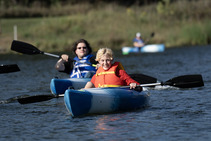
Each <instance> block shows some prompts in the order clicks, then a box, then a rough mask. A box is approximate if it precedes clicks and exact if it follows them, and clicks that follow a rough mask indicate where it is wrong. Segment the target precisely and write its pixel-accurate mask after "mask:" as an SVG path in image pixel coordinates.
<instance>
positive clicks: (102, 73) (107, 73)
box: [85, 48, 142, 91]
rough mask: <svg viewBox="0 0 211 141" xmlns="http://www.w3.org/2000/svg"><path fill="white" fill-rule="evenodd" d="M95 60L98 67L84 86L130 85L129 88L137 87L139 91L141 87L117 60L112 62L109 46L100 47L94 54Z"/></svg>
mask: <svg viewBox="0 0 211 141" xmlns="http://www.w3.org/2000/svg"><path fill="white" fill-rule="evenodd" d="M96 61H98V62H99V64H100V67H99V68H98V70H97V72H96V74H95V75H94V76H93V77H92V79H91V81H90V82H87V84H86V86H85V89H86V88H98V87H121V86H130V88H131V89H135V88H137V90H139V91H141V90H142V88H141V87H140V86H139V87H137V86H138V85H140V84H139V83H138V82H136V81H135V80H133V79H132V78H131V77H130V76H129V75H128V74H127V73H126V71H125V70H124V68H123V66H122V65H121V63H119V62H114V63H112V62H113V52H112V50H111V49H109V48H101V49H99V50H98V52H97V55H96Z"/></svg>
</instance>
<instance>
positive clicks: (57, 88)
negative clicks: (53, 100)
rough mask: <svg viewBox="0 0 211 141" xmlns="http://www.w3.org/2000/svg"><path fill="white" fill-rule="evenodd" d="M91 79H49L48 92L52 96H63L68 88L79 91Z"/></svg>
mask: <svg viewBox="0 0 211 141" xmlns="http://www.w3.org/2000/svg"><path fill="white" fill-rule="evenodd" d="M90 80H91V78H66V79H57V78H53V79H51V83H50V90H51V93H52V94H54V95H59V94H64V93H65V91H66V90H67V89H68V88H71V89H76V90H77V89H81V88H84V86H85V85H86V83H87V82H88V81H90Z"/></svg>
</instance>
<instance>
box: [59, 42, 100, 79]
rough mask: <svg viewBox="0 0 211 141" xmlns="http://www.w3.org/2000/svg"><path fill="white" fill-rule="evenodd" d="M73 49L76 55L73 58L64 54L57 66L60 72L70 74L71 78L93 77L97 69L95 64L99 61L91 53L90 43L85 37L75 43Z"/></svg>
mask: <svg viewBox="0 0 211 141" xmlns="http://www.w3.org/2000/svg"><path fill="white" fill-rule="evenodd" d="M72 51H73V52H74V54H75V55H76V57H75V58H73V59H71V58H70V57H69V55H67V54H62V55H61V59H59V60H58V62H57V63H56V65H55V68H56V69H57V70H58V71H59V72H64V73H67V74H70V78H91V77H92V76H93V75H94V74H95V72H96V70H97V69H96V68H95V67H94V66H93V64H97V63H98V62H97V61H95V56H93V55H92V54H91V53H92V48H91V46H90V44H89V43H88V42H87V41H86V40H85V39H79V40H78V41H76V42H75V43H74V44H73V47H72Z"/></svg>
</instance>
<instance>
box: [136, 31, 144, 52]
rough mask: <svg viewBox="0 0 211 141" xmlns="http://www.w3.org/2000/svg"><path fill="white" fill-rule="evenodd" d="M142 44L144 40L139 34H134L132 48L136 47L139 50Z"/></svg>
mask: <svg viewBox="0 0 211 141" xmlns="http://www.w3.org/2000/svg"><path fill="white" fill-rule="evenodd" d="M144 45H145V44H144V40H143V39H142V38H141V33H139V32H138V33H136V37H135V38H134V39H133V46H134V47H137V48H139V49H140V48H141V47H143V46H144Z"/></svg>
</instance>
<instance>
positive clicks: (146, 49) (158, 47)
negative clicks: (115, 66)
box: [122, 44, 165, 55]
mask: <svg viewBox="0 0 211 141" xmlns="http://www.w3.org/2000/svg"><path fill="white" fill-rule="evenodd" d="M164 51H165V45H164V44H150V45H146V46H143V47H141V48H140V49H139V48H136V47H122V54H123V55H127V54H129V53H156V52H164Z"/></svg>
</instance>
